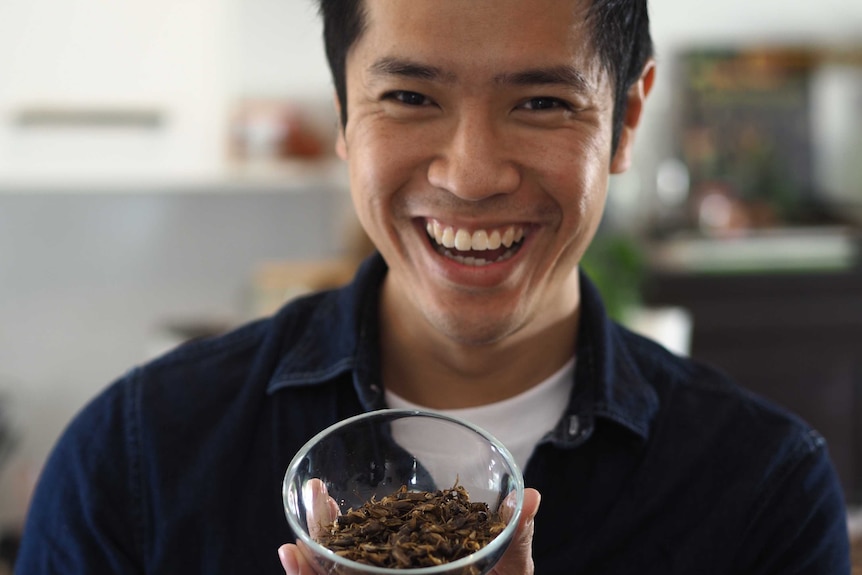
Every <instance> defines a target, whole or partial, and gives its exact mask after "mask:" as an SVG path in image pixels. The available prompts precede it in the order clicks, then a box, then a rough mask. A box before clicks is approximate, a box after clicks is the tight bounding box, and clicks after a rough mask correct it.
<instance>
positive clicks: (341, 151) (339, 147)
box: [333, 94, 347, 160]
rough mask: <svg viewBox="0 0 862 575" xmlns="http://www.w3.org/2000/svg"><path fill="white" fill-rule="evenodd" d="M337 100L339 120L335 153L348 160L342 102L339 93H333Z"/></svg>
mask: <svg viewBox="0 0 862 575" xmlns="http://www.w3.org/2000/svg"><path fill="white" fill-rule="evenodd" d="M333 100H334V101H335V117H336V118H337V120H336V121H337V122H338V134H337V135H336V138H335V153H336V154H337V155H338V157H339V158H341V159H342V160H347V142H345V140H344V124H343V123H342V122H341V102H340V101H339V100H338V94H334V95H333Z"/></svg>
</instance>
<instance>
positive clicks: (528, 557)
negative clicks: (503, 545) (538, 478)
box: [491, 487, 542, 575]
mask: <svg viewBox="0 0 862 575" xmlns="http://www.w3.org/2000/svg"><path fill="white" fill-rule="evenodd" d="M541 499H542V497H541V495H540V494H539V492H538V491H536V490H535V489H532V488H529V487H528V488H527V489H525V490H524V507H523V508H522V510H521V517H520V519H519V520H518V528H517V529H516V530H515V535H514V537H513V538H512V542H511V543H510V544H509V548H508V549H506V552H505V553H504V554H503V557H502V558H501V559H500V562H499V563H497V565H496V567H494V570H493V571H491V573H492V575H532V573H533V529H534V525H533V520H534V519H535V518H536V513H537V512H538V511H539V503H540V502H541Z"/></svg>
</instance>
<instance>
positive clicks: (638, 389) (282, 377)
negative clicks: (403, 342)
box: [267, 254, 658, 445]
mask: <svg viewBox="0 0 862 575" xmlns="http://www.w3.org/2000/svg"><path fill="white" fill-rule="evenodd" d="M386 271H387V268H386V264H385V262H384V261H383V258H382V257H381V256H380V255H379V254H374V255H373V256H371V257H369V258H368V259H367V260H366V261H365V262H363V264H362V265H361V266H360V268H359V270H358V272H357V274H356V277H355V278H354V280H353V282H352V283H350V284H349V285H347V286H345V287H344V288H341V289H338V290H334V291H330V292H324V293H321V294H315V295H312V296H309V297H307V298H305V300H304V301H303V302H296V304H297V305H288V306H286V307H285V308H283V309H282V311H281V312H279V314H278V315H277V316H276V317H275V318H274V319H273V321H275V322H276V323H279V321H280V322H281V324H283V327H282V329H284V330H288V331H290V330H292V329H301V330H303V331H302V333H288V334H287V335H286V336H285V338H284V340H285V342H286V351H285V353H284V355H283V356H282V359H281V361H280V362H279V365H278V367H277V369H276V370H275V373H274V375H273V377H272V379H271V381H270V383H269V385H268V387H267V392H268V393H273V392H275V391H277V390H279V389H281V388H287V387H299V386H309V385H316V384H321V383H325V382H329V381H332V380H334V379H335V378H337V377H339V376H342V375H344V374H346V373H348V372H350V373H352V381H353V385H354V388H355V390H356V392H357V394H358V395H359V399H360V401H361V403H362V405H363V407H364V408H366V409H379V408H382V407H385V402H384V400H383V389H382V385H381V382H380V373H381V370H380V347H379V321H378V310H379V292H380V285H381V283H382V282H383V278H384V277H385V276H386ZM580 285H581V318H580V328H579V332H578V344H577V350H576V355H577V358H578V360H577V365H576V370H575V384H574V387H573V392H572V397H571V401H570V405H569V409H568V411H567V416H566V417H564V418H563V419H562V420H561V421H560V424H559V425H558V428H557V429H556V430H555V432H554V434H553V436H554V437H553V439H554V440H556V441H557V442H559V443H562V444H565V445H571V444H572V443H580V442H582V441H583V440H585V439H586V438H587V437H589V435H590V434H591V433H592V430H593V426H594V424H595V420H596V419H597V418H601V419H606V420H610V421H613V422H615V423H617V424H619V425H622V426H624V427H626V428H628V429H629V430H631V431H632V432H634V433H635V434H637V435H638V436H640V437H643V438H646V437H647V435H648V433H649V428H650V423H651V421H652V419H653V417H654V415H655V413H656V411H657V410H658V396H657V394H656V392H655V390H654V389H653V387H652V386H651V385H650V384H649V383H648V381H647V379H646V376H645V375H644V374H643V373H642V372H641V370H640V369H639V366H638V364H637V362H636V361H635V359H634V357H633V355H632V351H631V349H630V347H629V338H627V337H626V333H627V332H626V331H625V330H624V329H623V328H621V327H620V326H618V325H616V324H615V323H613V322H612V321H611V320H610V319H609V318H608V317H607V315H606V313H605V310H604V305H603V304H602V301H601V297H600V295H599V293H598V291H597V289H596V288H595V286H594V285H593V284H592V282H590V280H589V279H588V278H587V277H586V275H584V274H583V273H581V281H580ZM296 314H300V315H304V316H306V317H304V318H301V317H300V318H297V317H295V316H296ZM281 324H279V325H281Z"/></svg>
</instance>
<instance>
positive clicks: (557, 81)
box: [369, 56, 595, 92]
mask: <svg viewBox="0 0 862 575" xmlns="http://www.w3.org/2000/svg"><path fill="white" fill-rule="evenodd" d="M369 70H370V71H371V72H372V74H373V75H374V76H399V77H402V78H411V79H414V80H425V81H431V82H433V81H445V82H454V81H455V79H456V77H455V74H453V73H451V72H445V71H444V70H443V69H442V68H439V67H437V66H431V65H428V64H421V63H419V62H415V61H412V60H408V59H404V58H396V57H392V56H387V57H384V58H380V59H379V60H376V61H375V62H374V63H373V64H372V65H371V66H370V68H369ZM494 83H495V84H500V85H511V86H547V85H561V86H566V87H569V88H571V89H573V90H575V91H577V92H592V91H594V90H595V88H594V86H593V84H592V82H590V81H589V80H588V79H587V77H586V76H585V75H584V74H583V73H582V72H581V71H580V70H578V69H577V68H574V67H572V66H551V67H547V68H541V67H540V68H529V69H526V70H520V71H517V72H506V73H503V74H498V75H497V76H495V77H494Z"/></svg>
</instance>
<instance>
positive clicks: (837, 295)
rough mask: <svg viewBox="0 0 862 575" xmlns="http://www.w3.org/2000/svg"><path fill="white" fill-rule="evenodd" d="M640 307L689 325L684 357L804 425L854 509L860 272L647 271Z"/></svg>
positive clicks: (858, 462)
mask: <svg viewBox="0 0 862 575" xmlns="http://www.w3.org/2000/svg"><path fill="white" fill-rule="evenodd" d="M645 298H646V302H647V303H648V304H650V305H679V306H682V307H685V308H687V309H688V310H689V311H690V312H691V314H692V318H693V322H694V323H693V330H692V340H691V355H692V357H694V358H697V359H700V360H703V361H706V362H709V363H711V364H713V365H715V366H717V367H719V368H721V369H723V370H724V371H726V372H727V373H729V374H730V375H732V376H733V377H734V378H735V379H736V380H737V381H738V382H739V383H740V384H742V385H744V386H746V387H748V388H749V389H751V390H753V391H755V392H757V393H759V394H761V395H763V396H765V397H767V398H770V399H772V400H773V401H775V402H776V403H778V404H781V405H783V406H785V407H786V408H788V409H790V410H791V411H793V412H795V413H796V414H798V415H799V416H801V417H802V418H803V419H805V420H807V421H808V422H809V423H810V424H811V425H812V426H814V427H815V428H816V429H817V430H818V431H820V433H821V434H823V436H824V437H825V438H826V440H827V441H828V444H829V450H830V454H831V456H832V459H833V461H834V463H835V466H836V468H837V470H838V474H839V476H840V478H841V481H842V484H843V486H844V490H845V493H846V496H847V499H848V503H850V504H852V505H858V504H862V270H851V271H840V272H823V273H798V272H793V273H787V272H782V273H762V274H761V273H745V274H710V273H679V272H675V273H667V272H654V273H652V274H651V276H650V279H649V281H648V282H647V287H646V290H645Z"/></svg>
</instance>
